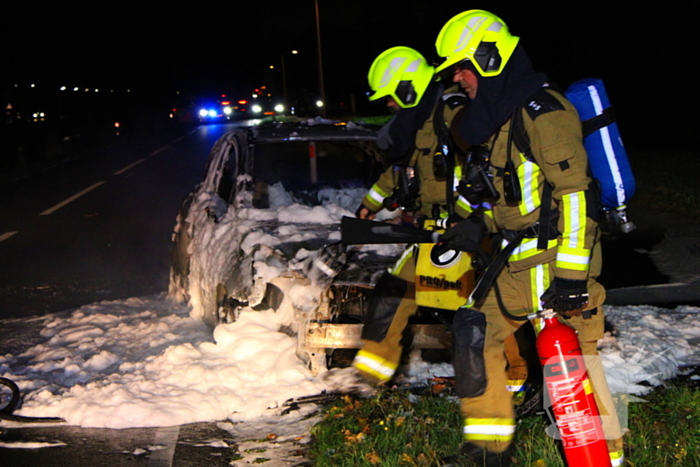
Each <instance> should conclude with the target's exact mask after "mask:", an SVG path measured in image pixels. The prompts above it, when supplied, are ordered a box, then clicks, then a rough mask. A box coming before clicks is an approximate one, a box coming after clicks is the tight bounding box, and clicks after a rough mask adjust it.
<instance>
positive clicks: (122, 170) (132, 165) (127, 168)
mask: <svg viewBox="0 0 700 467" xmlns="http://www.w3.org/2000/svg"><path fill="white" fill-rule="evenodd" d="M145 160H146V159H139V160H137V161H136V162H134V163H133V164H129V165H127V166H126V167H124V168H123V169H119V170H117V171H116V172H114V173H113V174H112V175H121V174H123V173H124V172H126V171H127V170H129V169H130V168H132V167H134V166H136V165H139V164H140V163H141V162H143V161H145Z"/></svg>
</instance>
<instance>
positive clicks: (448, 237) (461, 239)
mask: <svg viewBox="0 0 700 467" xmlns="http://www.w3.org/2000/svg"><path fill="white" fill-rule="evenodd" d="M484 235H486V226H485V225H484V222H483V221H482V220H481V219H480V218H478V217H475V216H470V217H467V218H466V219H464V220H463V221H461V222H459V223H457V224H455V225H454V226H452V227H450V228H449V229H447V230H446V231H445V233H444V234H442V237H441V239H442V241H444V242H445V246H446V247H448V248H450V249H452V250H460V251H468V252H474V251H476V249H477V248H479V246H480V245H481V240H482V239H483V238H484Z"/></svg>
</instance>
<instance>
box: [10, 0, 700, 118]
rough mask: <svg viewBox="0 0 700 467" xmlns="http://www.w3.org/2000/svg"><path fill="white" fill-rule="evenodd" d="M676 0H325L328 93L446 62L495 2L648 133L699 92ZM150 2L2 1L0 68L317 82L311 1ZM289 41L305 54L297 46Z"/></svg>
mask: <svg viewBox="0 0 700 467" xmlns="http://www.w3.org/2000/svg"><path fill="white" fill-rule="evenodd" d="M6 3H7V2H6ZM601 3H602V2H601ZM606 3H607V2H606ZM674 3H676V2H664V8H665V9H663V10H662V9H660V8H659V7H657V8H656V9H653V10H652V9H650V10H643V9H641V7H640V5H641V4H638V3H637V4H635V8H634V10H626V11H623V10H620V9H619V8H618V10H617V11H607V12H606V11H604V10H603V11H595V10H596V8H595V5H592V4H591V3H590V2H587V3H585V4H584V3H581V5H580V11H576V12H574V13H564V12H563V10H562V6H563V5H564V4H563V3H562V2H551V3H550V2H506V1H500V2H499V1H491V2H480V3H478V4H470V3H469V2H464V1H452V0H443V1H426V0H402V1H398V0H382V1H377V0H353V1H348V2H339V1H336V0H319V10H320V29H321V43H322V50H323V55H322V57H323V67H324V81H325V89H326V96H327V97H328V99H329V100H331V99H335V100H338V101H345V100H347V99H348V97H349V96H350V95H351V94H354V95H355V96H356V98H357V99H362V100H364V96H363V95H362V93H363V92H364V91H366V90H367V84H366V75H367V71H368V68H369V66H370V64H371V62H372V60H373V59H374V57H375V56H376V55H378V54H379V53H380V52H381V51H383V50H385V49H387V48H389V47H392V46H395V45H406V46H411V47H414V48H416V49H418V50H419V51H421V52H422V53H423V54H425V55H426V57H428V59H429V60H436V59H437V57H435V55H434V54H435V46H434V44H435V39H436V37H437V34H438V32H439V31H440V28H441V27H442V25H443V24H444V23H445V22H446V21H447V20H448V19H449V18H451V17H452V16H453V15H455V14H457V13H459V12H462V11H465V10H467V9H469V8H484V9H488V10H490V11H492V12H494V13H496V14H498V15H499V16H501V18H503V19H504V21H506V23H507V24H508V25H509V27H510V29H511V32H512V33H513V34H515V35H518V36H520V37H521V44H522V45H523V46H524V47H525V49H526V50H527V51H528V53H529V54H530V56H531V58H532V59H533V63H534V65H535V68H536V69H538V70H539V71H544V72H545V73H547V74H548V76H549V77H550V79H551V80H552V81H553V82H555V83H556V84H559V85H561V86H565V85H567V84H569V83H570V82H572V81H574V80H576V79H578V78H583V77H599V78H602V79H604V80H605V82H606V83H607V86H608V93H609V94H610V97H611V100H612V101H613V103H614V104H615V105H616V107H618V115H619V116H620V118H621V122H622V123H621V124H622V125H623V126H625V125H627V126H629V127H630V128H631V127H634V128H640V129H641V128H642V127H643V128H645V130H644V131H648V130H649V129H651V128H652V127H656V126H658V125H655V124H653V123H652V121H653V120H656V121H657V123H658V124H659V125H670V124H671V123H672V122H674V121H675V120H676V119H677V115H678V114H679V113H681V112H683V106H685V105H687V102H688V98H690V96H688V98H686V97H685V96H682V94H681V92H682V91H683V89H684V88H685V89H689V85H690V76H689V73H688V72H687V70H688V69H689V68H690V67H693V65H692V62H693V61H694V60H692V57H691V56H689V55H688V53H689V52H690V51H694V50H695V49H696V47H694V44H697V43H698V40H697V39H696V38H695V34H694V33H692V31H691V30H692V27H691V26H692V23H690V22H689V21H690V20H692V18H693V17H694V15H693V14H691V9H690V6H680V5H681V4H680V2H677V3H678V4H679V6H675V5H674ZM533 4H534V5H537V7H533V6H532V5H533ZM151 5H153V4H151V3H150V2H149V3H145V2H144V3H137V4H134V3H129V4H126V3H119V2H114V3H107V2H101V3H93V2H91V3H88V2H54V3H52V4H50V5H49V6H46V7H43V6H42V7H39V6H38V4H32V5H31V6H14V7H13V6H7V5H4V6H3V7H2V10H3V13H4V14H3V15H2V16H3V17H4V20H5V21H4V22H5V23H6V25H7V26H9V27H7V29H6V30H7V36H6V38H7V39H6V40H5V41H4V44H3V51H2V57H3V63H2V65H1V66H0V69H2V70H3V71H2V78H1V79H2V86H3V88H4V89H6V88H7V87H8V86H13V85H14V84H19V85H20V86H25V85H28V84H29V83H31V82H34V83H42V85H46V86H60V85H67V86H73V85H77V86H81V87H82V86H87V87H96V86H101V87H110V88H112V87H115V88H118V87H130V88H134V89H141V90H144V91H147V92H151V93H152V92H158V93H165V94H167V93H174V92H175V91H180V92H185V93H202V92H216V93H218V92H227V93H231V94H238V95H245V94H247V93H248V92H249V91H250V90H251V89H252V88H253V87H258V86H261V85H263V84H266V83H267V84H268V85H270V86H274V84H271V83H275V82H276V83H277V85H276V86H277V88H279V87H280V86H279V83H280V82H281V79H280V78H279V76H280V66H279V65H280V63H281V57H282V55H284V57H285V64H286V76H287V84H288V87H289V88H290V89H301V88H304V89H308V90H314V91H315V90H317V89H318V68H317V53H316V50H317V46H316V26H315V23H316V19H315V10H314V1H313V0H287V1H278V0H267V1H262V2H245V3H244V2H242V1H230V2H226V3H223V2H221V3H219V2H189V3H188V4H187V6H186V7H184V8H173V7H170V8H163V7H153V6H151ZM170 5H172V3H170ZM514 5H517V6H514ZM548 5H551V6H548ZM576 5H577V4H575V3H569V4H568V5H567V8H568V9H569V10H571V9H574V8H576ZM608 5H612V3H608ZM601 8H602V7H601ZM154 9H157V10H158V11H157V12H155V13H146V11H149V10H154ZM674 28H676V29H677V30H674ZM691 35H692V36H693V37H692V38H691ZM291 49H297V50H299V52H300V53H299V55H295V56H292V55H291V54H289V51H291ZM270 65H275V66H276V67H277V68H276V71H270V69H269V66H270ZM693 68H694V67H693ZM274 73H277V75H276V76H275V75H274ZM277 91H278V92H279V89H277ZM695 101H697V98H695ZM660 102H661V103H662V104H663V105H660Z"/></svg>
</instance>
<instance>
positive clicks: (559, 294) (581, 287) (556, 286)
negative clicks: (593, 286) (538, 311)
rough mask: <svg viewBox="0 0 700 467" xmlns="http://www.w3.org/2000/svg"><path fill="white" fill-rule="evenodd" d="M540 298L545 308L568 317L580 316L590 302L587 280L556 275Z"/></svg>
mask: <svg viewBox="0 0 700 467" xmlns="http://www.w3.org/2000/svg"><path fill="white" fill-rule="evenodd" d="M540 300H542V304H543V307H544V309H545V310H554V311H556V312H557V313H561V314H562V315H564V316H566V317H567V318H571V317H572V316H578V315H580V314H581V313H582V312H583V307H584V306H585V305H586V303H588V287H587V283H586V281H585V280H583V281H581V280H574V279H562V278H560V277H555V278H554V280H553V281H552V284H551V285H550V286H549V288H548V289H547V291H546V292H545V293H543V294H542V296H541V297H540Z"/></svg>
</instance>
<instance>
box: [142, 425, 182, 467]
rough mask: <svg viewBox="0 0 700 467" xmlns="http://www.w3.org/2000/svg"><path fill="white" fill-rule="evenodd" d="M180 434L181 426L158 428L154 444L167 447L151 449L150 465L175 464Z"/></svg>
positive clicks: (153, 466)
mask: <svg viewBox="0 0 700 467" xmlns="http://www.w3.org/2000/svg"><path fill="white" fill-rule="evenodd" d="M179 435H180V427H179V426H166V427H161V428H158V429H157V430H156V436H155V439H154V440H153V444H157V445H161V446H165V448H164V449H158V450H157V451H151V458H150V459H148V467H171V466H172V465H173V456H174V455H175V446H176V445H177V438H178V436H179Z"/></svg>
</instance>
